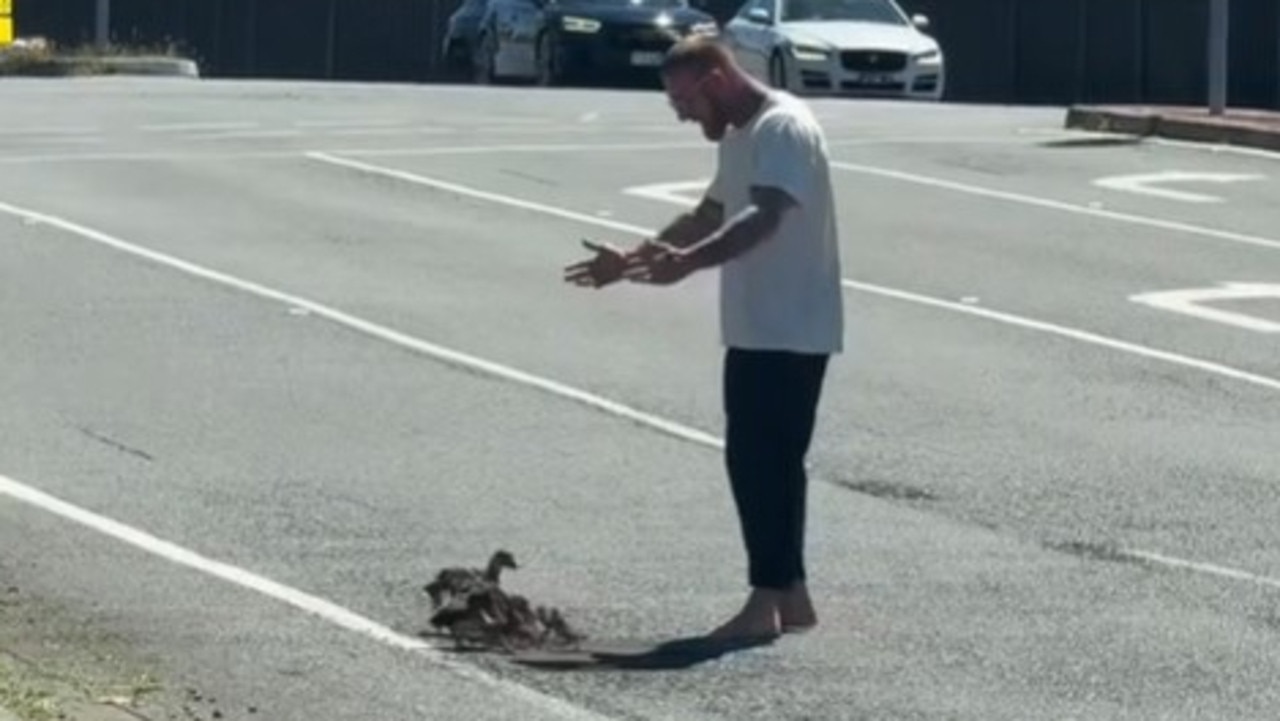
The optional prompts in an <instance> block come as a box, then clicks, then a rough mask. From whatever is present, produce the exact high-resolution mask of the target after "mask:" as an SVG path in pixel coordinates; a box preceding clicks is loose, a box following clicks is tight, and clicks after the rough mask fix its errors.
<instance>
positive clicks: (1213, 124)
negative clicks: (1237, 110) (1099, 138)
mask: <svg viewBox="0 0 1280 721" xmlns="http://www.w3.org/2000/svg"><path fill="white" fill-rule="evenodd" d="M1066 127H1067V128H1075V129H1080V130H1092V131H1097V132H1104V133H1120V134H1125V135H1138V136H1157V137H1162V138H1170V139H1175V140H1188V141H1193V142H1203V143H1223V144H1228V145H1238V146H1242V147H1250V148H1260V149H1263V150H1275V151H1280V113H1275V114H1266V113H1257V112H1254V113H1250V114H1247V115H1238V114H1232V113H1230V112H1229V113H1228V114H1227V115H1226V116H1224V117H1213V116H1210V115H1208V113H1207V112H1206V111H1196V110H1193V109H1186V110H1174V111H1169V110H1163V111H1162V110H1157V109H1147V108H1104V107H1088V106H1074V107H1071V108H1069V109H1068V110H1067V118H1066Z"/></svg>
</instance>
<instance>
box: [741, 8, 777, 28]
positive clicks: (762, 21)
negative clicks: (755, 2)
mask: <svg viewBox="0 0 1280 721" xmlns="http://www.w3.org/2000/svg"><path fill="white" fill-rule="evenodd" d="M747 19H748V20H750V21H751V22H753V23H755V24H757V25H772V24H773V16H772V15H770V14H769V11H768V10H766V9H765V8H751V9H750V10H748V11H747Z"/></svg>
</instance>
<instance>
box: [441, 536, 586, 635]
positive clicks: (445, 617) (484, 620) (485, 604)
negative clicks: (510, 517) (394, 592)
mask: <svg viewBox="0 0 1280 721" xmlns="http://www.w3.org/2000/svg"><path fill="white" fill-rule="evenodd" d="M504 568H510V569H513V570H514V569H517V568H518V566H517V565H516V560H515V557H514V556H513V555H512V554H511V552H510V551H506V550H499V551H497V552H495V553H494V554H493V556H492V557H490V559H489V564H488V566H486V567H485V568H484V569H483V570H481V569H478V568H460V567H451V568H445V569H443V570H441V571H440V572H439V573H437V574H436V577H435V579H434V580H433V581H431V582H430V583H428V584H427V585H426V586H424V587H423V589H422V590H423V591H425V592H426V593H427V595H428V596H430V598H431V605H432V609H433V613H432V616H431V625H432V627H434V628H435V629H437V631H439V632H447V633H448V634H449V636H451V637H452V638H453V640H454V643H455V645H456V647H457V648H459V649H462V648H465V647H468V646H480V647H486V648H490V649H493V648H500V649H502V650H504V651H507V652H509V653H511V652H515V651H518V650H524V649H529V648H537V647H545V646H546V645H548V644H554V645H561V646H570V647H571V646H574V645H576V644H577V643H578V641H580V640H581V639H582V638H583V637H582V635H581V634H579V633H577V632H576V631H574V630H573V629H572V628H570V627H569V624H568V623H566V622H565V620H564V616H563V615H562V614H561V613H560V611H559V610H558V609H555V608H548V607H546V606H538V607H536V608H534V607H533V606H532V604H530V603H529V599H527V598H525V597H524V596H520V595H518V594H514V593H508V592H507V591H504V590H503V589H502V587H501V584H500V577H501V574H502V570H503V569H504Z"/></svg>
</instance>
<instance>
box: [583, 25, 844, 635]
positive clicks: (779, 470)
mask: <svg viewBox="0 0 1280 721" xmlns="http://www.w3.org/2000/svg"><path fill="white" fill-rule="evenodd" d="M662 81H663V86H664V88H665V89H666V94H667V97H668V100H669V101H670V103H671V106H672V108H673V109H674V111H675V113H676V115H677V117H678V118H679V119H680V120H681V121H693V122H697V123H699V124H700V125H701V126H702V132H703V134H704V135H705V136H706V137H707V139H708V140H710V141H712V142H715V143H718V163H717V168H716V174H715V177H714V179H713V180H712V182H711V185H710V187H709V188H708V189H707V192H706V195H705V197H704V198H703V199H702V201H701V203H700V204H699V205H698V206H697V208H696V209H694V210H693V211H692V212H690V213H686V214H684V215H681V216H679V217H677V218H676V219H675V220H674V221H673V222H672V223H671V224H670V225H669V226H668V227H667V228H665V229H664V230H663V231H662V232H661V233H659V234H658V236H657V237H656V238H654V239H649V240H645V241H643V242H641V243H640V244H638V245H637V246H636V247H635V248H633V249H631V250H625V251H624V250H620V249H616V248H613V247H611V246H608V245H605V244H598V243H591V242H588V243H586V245H587V247H588V249H589V250H592V251H594V253H595V255H594V257H592V258H591V259H589V260H585V261H582V262H580V263H577V264H574V265H571V266H569V267H568V268H566V269H565V278H566V280H567V281H569V282H571V283H575V284H577V285H580V286H585V287H592V288H600V287H603V286H606V285H609V284H611V283H614V282H616V281H619V280H624V279H625V280H629V281H631V282H637V283H648V284H657V285H668V284H672V283H676V282H678V281H680V280H682V279H683V278H685V277H687V276H688V275H689V274H690V273H693V272H695V271H698V270H701V269H705V268H712V267H717V268H719V270H720V325H721V342H722V344H723V345H724V347H725V353H724V359H723V363H724V365H723V389H722V391H723V394H724V411H725V418H726V434H725V436H726V449H725V462H726V468H727V471H728V474H729V480H730V487H731V488H732V491H733V499H734V503H735V506H736V508H737V511H738V518H739V521H740V523H741V529H742V537H743V541H744V542H745V545H746V552H747V561H748V581H749V583H750V586H751V589H752V590H751V594H750V595H749V596H748V598H747V600H746V603H745V605H744V606H743V607H742V609H741V610H740V611H739V612H738V613H737V614H736V615H734V616H733V617H732V618H731V619H729V620H728V621H726V622H724V623H723V624H722V625H720V626H719V627H717V628H715V629H714V630H713V631H712V632H711V634H710V635H711V636H712V637H715V638H758V637H772V636H776V635H778V634H779V633H782V632H785V631H796V630H803V629H807V628H810V627H812V626H814V625H815V624H816V623H817V615H816V613H815V612H814V608H813V604H812V603H811V601H810V599H809V593H808V590H807V588H806V586H805V563H804V541H805V535H804V534H805V509H806V500H805V490H806V486H807V478H806V475H805V455H806V454H807V453H808V449H809V442H810V438H811V436H812V434H813V428H814V421H815V416H816V411H817V407H818V399H819V395H820V394H821V390H822V384H823V377H824V375H825V373H826V368H827V360H828V358H829V357H830V356H831V355H833V354H836V353H840V352H841V351H842V339H843V330H844V327H843V324H844V316H843V308H842V305H841V290H840V276H841V271H840V254H839V249H838V244H837V230H836V218H835V208H834V202H833V197H832V190H831V184H830V183H831V181H830V171H829V168H828V166H827V145H826V139H825V136H824V134H823V132H822V129H821V128H820V127H819V125H818V123H817V121H816V120H815V118H814V117H813V115H812V114H811V112H810V111H809V108H808V107H807V105H805V104H804V103H803V102H802V101H800V100H798V99H797V98H795V97H793V96H792V95H790V94H788V93H786V92H783V91H778V90H773V89H770V88H768V87H765V86H763V85H762V84H760V83H759V82H758V81H756V80H755V79H754V78H752V77H751V76H749V75H748V74H746V73H745V72H744V71H743V70H742V68H741V67H739V66H738V65H737V63H736V62H735V61H734V58H733V57H732V56H731V54H730V53H729V52H728V51H727V50H726V49H725V48H724V47H723V46H721V45H720V44H718V43H717V42H716V41H715V40H713V39H707V38H698V39H686V40H682V41H681V42H679V43H677V44H676V45H675V46H674V47H673V48H672V49H671V51H670V53H669V54H668V56H667V58H666V61H665V63H664V65H663V67H662Z"/></svg>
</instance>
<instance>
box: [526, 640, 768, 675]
mask: <svg viewBox="0 0 1280 721" xmlns="http://www.w3.org/2000/svg"><path fill="white" fill-rule="evenodd" d="M774 640H775V639H771V638H762V639H753V640H739V641H721V640H712V639H709V638H706V637H704V636H696V637H690V638H680V639H674V640H671V641H662V642H658V643H645V642H624V641H618V642H610V643H605V642H599V643H592V644H587V643H584V644H580V645H579V646H578V647H576V648H571V649H564V650H552V651H529V652H522V653H517V654H515V655H513V656H512V657H511V660H512V661H513V662H514V663H518V664H521V665H523V666H528V667H530V668H538V669H543V670H547V671H606V670H625V671H672V670H680V669H686V668H691V667H693V666H696V665H698V664H701V663H706V662H708V661H714V660H716V659H718V658H721V657H723V656H725V655H727V654H730V653H736V652H740V651H746V650H749V649H752V648H759V647H762V646H769V645H772V644H773V643H774Z"/></svg>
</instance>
